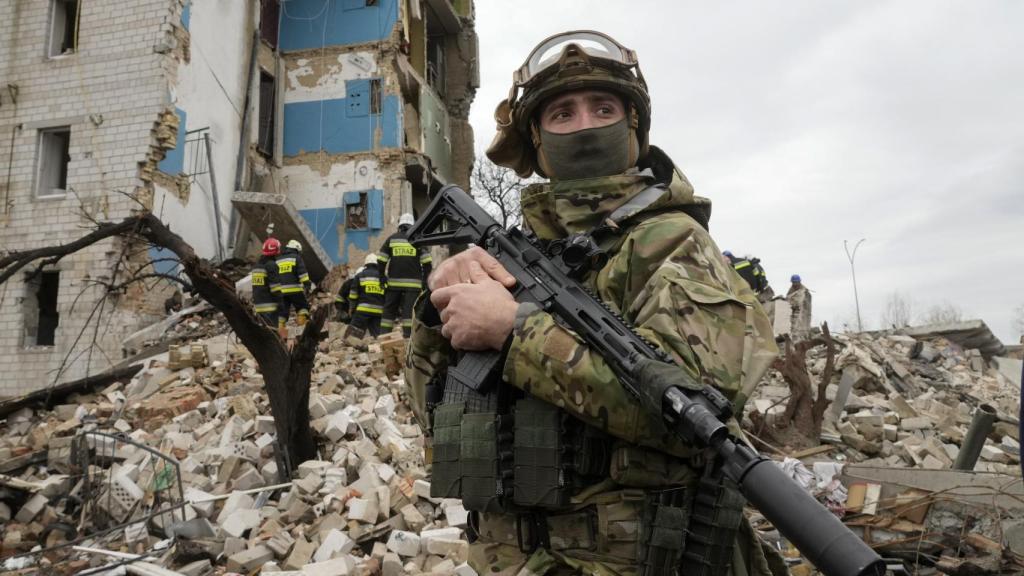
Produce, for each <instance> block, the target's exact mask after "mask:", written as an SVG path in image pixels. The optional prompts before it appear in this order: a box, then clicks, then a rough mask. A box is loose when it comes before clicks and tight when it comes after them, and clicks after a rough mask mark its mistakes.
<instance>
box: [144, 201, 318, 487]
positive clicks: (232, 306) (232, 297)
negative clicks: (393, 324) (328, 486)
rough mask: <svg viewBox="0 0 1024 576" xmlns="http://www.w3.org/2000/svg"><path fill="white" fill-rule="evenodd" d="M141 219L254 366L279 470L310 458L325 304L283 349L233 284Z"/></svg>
mask: <svg viewBox="0 0 1024 576" xmlns="http://www.w3.org/2000/svg"><path fill="white" fill-rule="evenodd" d="M145 222H146V227H145V228H144V229H143V230H142V231H140V234H141V235H142V236H143V237H145V238H147V239H148V240H149V241H151V242H153V243H154V244H156V245H158V246H163V247H164V248H167V249H169V250H171V251H172V252H174V253H175V254H176V255H177V256H178V259H179V260H180V261H181V264H182V267H183V268H184V270H185V273H186V274H188V277H189V278H190V279H191V280H192V284H193V286H194V287H195V290H196V292H198V293H199V295H200V296H202V297H203V299H205V300H206V301H207V302H209V303H210V304H211V305H213V307H214V308H216V309H217V310H219V311H220V312H221V313H222V314H224V318H225V319H226V320H227V321H228V324H230V325H231V328H232V329H233V330H234V331H235V334H237V335H238V339H239V340H241V341H242V344H244V345H245V347H246V348H247V349H248V350H249V353H251V354H252V356H253V358H254V359H255V360H256V363H257V364H258V365H259V367H260V372H261V373H262V374H263V385H264V387H265V388H266V390H267V397H268V399H269V400H270V411H271V413H272V414H273V416H274V426H275V428H276V430H277V442H278V446H279V447H280V448H281V450H282V451H283V454H282V458H283V461H284V464H285V468H284V470H281V473H282V474H285V475H287V474H290V473H291V471H292V470H294V469H295V467H296V466H297V465H298V464H300V463H301V462H304V461H306V460H309V459H312V458H315V457H316V442H315V441H314V440H313V432H312V431H311V430H310V428H309V381H310V373H311V372H312V370H313V362H314V360H315V357H316V351H317V346H318V344H319V343H320V339H321V330H322V329H323V325H324V323H325V322H326V321H327V315H328V312H329V311H330V306H327V307H320V308H316V307H314V309H313V313H312V314H311V316H310V319H309V322H307V323H306V327H305V329H304V330H303V331H302V334H301V335H300V336H299V338H298V339H297V340H296V342H295V345H294V347H293V348H292V350H291V352H290V353H289V351H288V349H287V348H286V347H285V344H284V342H283V341H282V340H281V339H280V337H278V335H277V333H276V332H275V331H274V330H272V329H271V328H270V327H268V326H267V325H266V324H264V323H263V321H262V320H260V319H259V318H258V317H256V315H255V313H254V312H253V311H252V307H250V306H249V305H248V304H247V303H245V302H243V301H242V300H241V299H239V298H238V295H237V294H236V293H235V286H234V283H232V282H231V281H229V280H228V279H226V278H224V277H223V276H222V275H221V274H220V272H219V271H218V270H217V269H215V268H214V267H213V266H211V265H210V264H209V263H208V262H207V261H205V260H203V259H201V258H199V257H198V256H196V254H195V251H194V250H193V249H192V247H191V246H190V245H188V243H186V242H185V241H184V240H182V239H181V237H180V236H178V235H177V234H175V233H173V232H171V231H170V230H169V229H168V228H167V227H166V226H164V224H163V222H161V221H160V220H159V219H158V218H156V217H155V216H153V215H152V214H147V215H146V220H145Z"/></svg>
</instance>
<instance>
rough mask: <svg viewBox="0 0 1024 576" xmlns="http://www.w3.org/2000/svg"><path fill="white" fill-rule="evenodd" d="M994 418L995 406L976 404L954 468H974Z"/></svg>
mask: <svg viewBox="0 0 1024 576" xmlns="http://www.w3.org/2000/svg"><path fill="white" fill-rule="evenodd" d="M996 418H997V416H996V409H995V408H993V407H992V406H989V405H988V404H981V405H979V406H978V409H977V410H975V412H974V418H973V419H972V420H971V427H970V428H968V429H967V436H964V442H963V444H962V445H961V447H960V452H959V453H958V454H957V455H956V462H954V463H953V469H954V470H974V464H975V463H976V462H977V461H978V456H981V448H982V447H983V446H984V445H985V439H986V438H988V433H989V432H991V431H992V425H993V424H995V421H996Z"/></svg>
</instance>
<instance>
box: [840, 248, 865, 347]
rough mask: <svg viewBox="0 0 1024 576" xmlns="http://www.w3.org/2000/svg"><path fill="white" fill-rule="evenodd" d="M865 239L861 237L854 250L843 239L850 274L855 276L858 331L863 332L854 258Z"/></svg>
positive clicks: (854, 297)
mask: <svg viewBox="0 0 1024 576" xmlns="http://www.w3.org/2000/svg"><path fill="white" fill-rule="evenodd" d="M864 240H865V239H864V238H861V239H860V240H858V241H857V243H856V244H854V245H853V252H850V246H849V244H847V241H846V240H843V249H844V250H846V259H847V260H849V261H850V275H851V276H853V301H854V303H856V305H857V331H858V332H863V331H864V325H863V324H862V323H861V321H860V297H858V296H857V271H856V270H855V269H854V267H853V259H854V258H856V257H857V248H859V247H860V243H861V242H863V241H864Z"/></svg>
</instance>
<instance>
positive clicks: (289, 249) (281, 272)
mask: <svg viewBox="0 0 1024 576" xmlns="http://www.w3.org/2000/svg"><path fill="white" fill-rule="evenodd" d="M274 262H275V264H277V280H278V285H277V293H278V294H279V295H280V296H281V314H280V316H279V319H278V328H279V329H280V330H282V331H283V330H284V326H285V324H287V323H288V316H289V315H290V314H291V309H292V308H294V309H295V311H296V317H295V321H296V323H298V325H299V326H303V325H305V324H306V320H307V319H308V318H309V301H308V300H306V292H307V291H308V290H309V274H308V273H307V272H306V264H305V263H304V262H303V261H302V244H300V243H299V241H298V240H294V239H293V240H289V241H288V244H287V245H285V247H284V249H283V250H281V254H279V255H278V257H277V258H276V259H275V260H274Z"/></svg>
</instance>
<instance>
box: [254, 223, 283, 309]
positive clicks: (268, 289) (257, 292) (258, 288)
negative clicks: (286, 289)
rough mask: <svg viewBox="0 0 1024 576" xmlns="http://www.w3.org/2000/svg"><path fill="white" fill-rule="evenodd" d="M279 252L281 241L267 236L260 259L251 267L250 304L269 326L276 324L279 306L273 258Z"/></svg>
mask: <svg viewBox="0 0 1024 576" xmlns="http://www.w3.org/2000/svg"><path fill="white" fill-rule="evenodd" d="M280 253H281V241H280V240H278V239H277V238H272V237H271V238H267V239H266V241H264V242H263V250H262V254H261V255H260V259H259V261H258V262H256V265H255V266H253V267H252V272H251V274H252V304H253V311H254V312H256V314H259V316H260V318H261V319H262V320H263V322H265V323H266V324H267V326H270V327H271V328H276V327H277V325H278V313H279V312H280V308H281V296H280V294H278V290H277V289H278V280H277V266H276V265H275V262H274V259H275V258H276V257H277V256H278V255H279V254H280Z"/></svg>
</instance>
